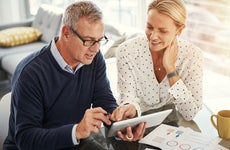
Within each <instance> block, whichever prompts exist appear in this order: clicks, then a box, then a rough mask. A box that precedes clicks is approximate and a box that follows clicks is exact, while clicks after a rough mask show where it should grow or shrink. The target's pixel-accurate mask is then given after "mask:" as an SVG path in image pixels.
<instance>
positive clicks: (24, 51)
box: [0, 5, 144, 81]
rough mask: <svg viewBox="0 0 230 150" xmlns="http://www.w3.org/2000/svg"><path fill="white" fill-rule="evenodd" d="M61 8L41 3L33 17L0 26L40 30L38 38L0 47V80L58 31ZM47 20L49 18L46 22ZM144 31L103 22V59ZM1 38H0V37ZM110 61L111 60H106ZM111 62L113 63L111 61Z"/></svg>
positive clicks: (0, 27)
mask: <svg viewBox="0 0 230 150" xmlns="http://www.w3.org/2000/svg"><path fill="white" fill-rule="evenodd" d="M62 13H63V11H62V9H60V8H56V7H54V6H50V5H42V6H41V7H40V8H39V10H38V13H37V15H36V16H35V17H34V19H31V20H30V21H27V22H22V23H20V24H10V25H5V26H0V32H1V30H3V29H6V28H9V27H12V26H13V27H16V26H32V27H35V28H37V29H39V30H40V31H41V32H42V36H41V38H40V39H39V40H36V41H34V42H31V43H26V44H23V45H19V46H14V47H0V74H1V75H0V76H2V79H1V77H0V81H3V80H8V79H11V76H12V74H13V73H14V71H15V69H16V66H17V64H18V63H19V62H20V61H21V60H22V59H23V58H25V57H26V56H28V55H29V54H31V53H32V52H34V51H36V50H38V49H40V48H41V47H43V46H44V45H45V44H47V43H48V42H50V40H52V38H53V37H54V36H55V35H57V34H58V32H59V31H60V24H61V19H62ZM47 20H49V21H48V22H47ZM143 33H144V31H143V30H140V29H137V28H132V27H129V26H125V25H121V24H117V23H105V35H106V36H107V37H108V39H109V41H108V43H107V44H106V45H103V46H101V48H100V50H101V52H102V54H103V55H104V58H105V59H109V58H114V57H115V55H116V48H117V47H118V46H119V44H121V43H122V42H124V41H125V40H128V39H130V38H133V37H135V36H137V35H139V34H143ZM0 40H1V39H0ZM106 62H107V61H106ZM108 62H110V63H111V61H109V60H108ZM113 63H115V62H114V61H113Z"/></svg>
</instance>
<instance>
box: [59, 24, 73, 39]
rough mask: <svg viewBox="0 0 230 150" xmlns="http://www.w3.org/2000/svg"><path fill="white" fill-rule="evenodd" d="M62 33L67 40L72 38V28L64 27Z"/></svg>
mask: <svg viewBox="0 0 230 150" xmlns="http://www.w3.org/2000/svg"><path fill="white" fill-rule="evenodd" d="M61 32H62V36H63V37H64V38H65V39H68V38H69V37H70V34H71V31H70V28H69V27H68V26H66V25H64V26H62V28H61Z"/></svg>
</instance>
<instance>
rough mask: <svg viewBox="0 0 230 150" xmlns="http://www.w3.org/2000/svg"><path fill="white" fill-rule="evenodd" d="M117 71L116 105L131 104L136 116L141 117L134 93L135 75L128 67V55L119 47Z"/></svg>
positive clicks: (137, 99)
mask: <svg viewBox="0 0 230 150" xmlns="http://www.w3.org/2000/svg"><path fill="white" fill-rule="evenodd" d="M116 57H117V70H118V72H119V73H118V87H117V90H118V98H117V102H118V104H121V105H122V104H126V103H129V104H133V105H134V106H135V108H136V110H137V113H138V116H140V115H141V110H140V99H139V98H138V97H137V93H136V83H135V82H134V81H135V79H134V78H135V74H134V73H133V70H132V67H130V65H131V63H130V61H129V60H130V59H128V57H129V55H127V54H126V47H125V46H124V45H121V46H120V47H119V48H118V52H117V55H116Z"/></svg>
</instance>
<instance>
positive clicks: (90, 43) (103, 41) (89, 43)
mask: <svg viewBox="0 0 230 150" xmlns="http://www.w3.org/2000/svg"><path fill="white" fill-rule="evenodd" d="M70 30H71V31H72V33H73V34H74V35H76V36H77V37H78V38H79V39H80V40H81V41H82V42H83V45H84V46H87V47H90V46H93V45H94V44H96V43H98V44H99V45H105V44H106V43H107V42H108V41H109V39H108V38H107V37H106V36H105V35H104V37H103V38H102V39H100V40H98V41H95V40H85V39H83V38H82V37H81V36H80V35H79V34H78V33H77V32H76V31H75V30H74V29H73V28H72V27H70Z"/></svg>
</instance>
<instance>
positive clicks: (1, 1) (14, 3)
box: [0, 0, 26, 24]
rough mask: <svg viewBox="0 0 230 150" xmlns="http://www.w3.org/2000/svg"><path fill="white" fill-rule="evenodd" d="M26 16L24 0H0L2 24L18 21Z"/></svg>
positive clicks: (0, 21)
mask: <svg viewBox="0 0 230 150" xmlns="http://www.w3.org/2000/svg"><path fill="white" fill-rule="evenodd" d="M25 18H26V10H25V1H24V0H0V24H4V23H10V22H17V21H20V20H23V19H25Z"/></svg>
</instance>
